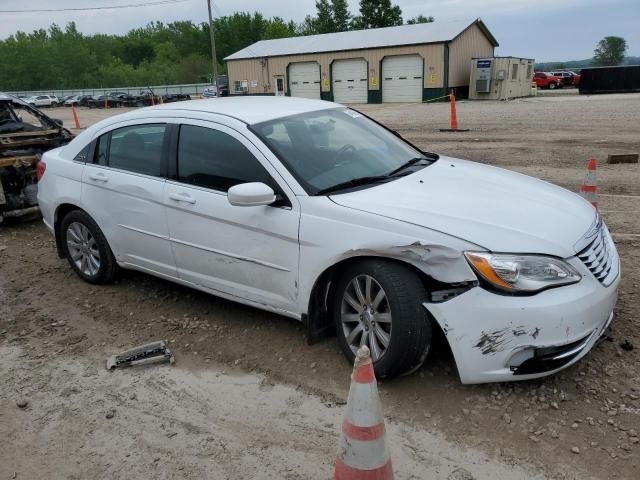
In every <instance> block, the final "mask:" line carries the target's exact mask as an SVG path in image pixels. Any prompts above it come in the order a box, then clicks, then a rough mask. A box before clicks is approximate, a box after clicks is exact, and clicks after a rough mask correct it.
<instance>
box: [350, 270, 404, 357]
mask: <svg viewBox="0 0 640 480" xmlns="http://www.w3.org/2000/svg"><path fill="white" fill-rule="evenodd" d="M340 315H341V321H342V331H343V334H344V337H345V338H346V339H347V344H348V345H349V348H351V351H353V353H356V351H357V350H358V348H360V347H361V346H363V345H366V346H367V347H369V350H370V351H371V358H372V359H373V361H374V362H375V361H377V360H379V359H380V358H382V356H383V355H384V354H385V352H386V351H387V348H388V347H389V340H390V339H391V308H390V307H389V301H388V300H387V294H386V293H385V291H384V289H383V288H382V286H381V285H380V284H379V283H378V282H377V281H376V280H375V279H374V278H373V277H372V276H370V275H358V276H357V277H355V278H354V279H353V280H351V282H349V284H348V285H347V288H345V291H344V294H343V297H342V304H341V306H340Z"/></svg>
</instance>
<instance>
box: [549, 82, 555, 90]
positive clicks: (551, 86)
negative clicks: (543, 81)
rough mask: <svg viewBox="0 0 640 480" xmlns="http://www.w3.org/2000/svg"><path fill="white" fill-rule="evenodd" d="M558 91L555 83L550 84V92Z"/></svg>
mask: <svg viewBox="0 0 640 480" xmlns="http://www.w3.org/2000/svg"><path fill="white" fill-rule="evenodd" d="M555 89H556V84H555V83H554V82H551V83H550V84H549V90H555Z"/></svg>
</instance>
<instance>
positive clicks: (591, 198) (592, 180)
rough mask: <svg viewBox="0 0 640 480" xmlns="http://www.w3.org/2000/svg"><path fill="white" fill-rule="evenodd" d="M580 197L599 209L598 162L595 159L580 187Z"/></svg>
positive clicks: (590, 162) (591, 161)
mask: <svg viewBox="0 0 640 480" xmlns="http://www.w3.org/2000/svg"><path fill="white" fill-rule="evenodd" d="M580 196H581V197H582V198H584V199H585V200H586V201H588V202H591V205H593V206H594V207H595V208H598V162H597V161H596V159H595V158H592V159H591V160H589V163H588V164H587V174H586V175H585V177H584V182H582V186H581V187H580Z"/></svg>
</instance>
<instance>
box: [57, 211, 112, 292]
mask: <svg viewBox="0 0 640 480" xmlns="http://www.w3.org/2000/svg"><path fill="white" fill-rule="evenodd" d="M60 232H61V235H60V240H61V242H62V250H63V252H64V254H65V256H66V257H67V260H68V261H69V264H70V265H71V268H73V269H74V270H75V272H76V273H77V274H78V275H79V276H80V277H81V278H82V279H83V280H85V281H87V282H89V283H109V282H111V281H112V280H113V279H114V278H115V276H116V274H117V273H118V264H117V263H116V260H115V257H114V256H113V252H112V251H111V247H109V244H108V243H107V239H106V238H105V237H104V235H103V233H102V231H101V230H100V228H99V227H98V225H97V224H96V222H94V221H93V219H92V218H91V217H90V216H89V215H87V214H86V213H85V212H83V211H81V210H74V211H72V212H70V213H68V214H67V215H66V216H65V217H64V218H63V220H62V224H61V225H60Z"/></svg>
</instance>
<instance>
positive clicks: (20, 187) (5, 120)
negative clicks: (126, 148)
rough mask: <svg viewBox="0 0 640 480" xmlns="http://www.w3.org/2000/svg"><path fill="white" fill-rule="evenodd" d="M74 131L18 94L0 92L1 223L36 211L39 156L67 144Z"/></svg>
mask: <svg viewBox="0 0 640 480" xmlns="http://www.w3.org/2000/svg"><path fill="white" fill-rule="evenodd" d="M72 138H73V134H72V133H71V132H70V131H69V130H67V129H65V128H63V127H62V122H61V121H58V120H54V119H51V118H49V117H48V116H47V115H45V114H44V113H42V112H41V111H40V110H38V109H37V108H35V107H33V106H31V105H29V104H28V103H26V102H24V101H23V100H20V99H19V98H17V97H14V96H11V95H7V94H4V93H0V223H2V221H3V220H4V219H5V218H9V217H21V216H24V215H30V214H35V213H38V211H39V210H38V206H37V205H38V200H37V193H38V187H37V182H38V171H37V164H38V161H39V160H40V156H41V155H42V154H43V153H44V152H46V151H47V150H51V149H52V148H56V147H60V146H62V145H66V144H67V143H69V141H71V139H72Z"/></svg>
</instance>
